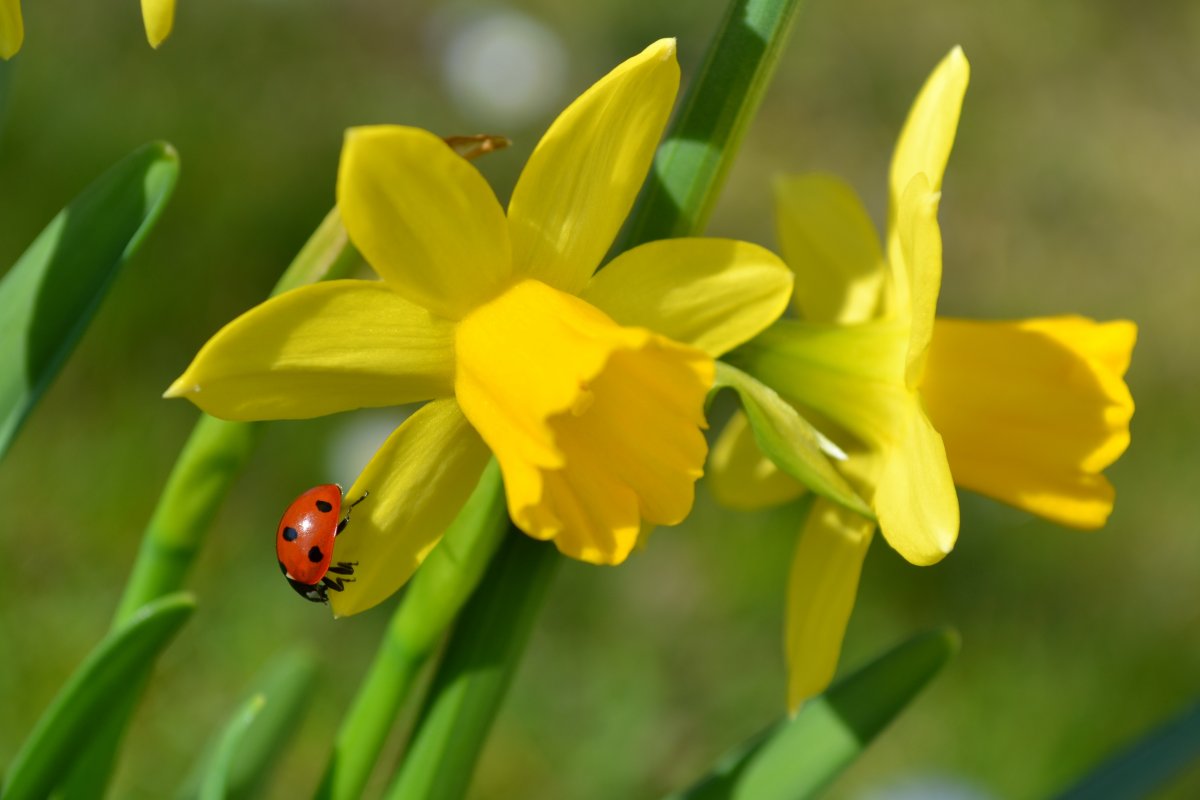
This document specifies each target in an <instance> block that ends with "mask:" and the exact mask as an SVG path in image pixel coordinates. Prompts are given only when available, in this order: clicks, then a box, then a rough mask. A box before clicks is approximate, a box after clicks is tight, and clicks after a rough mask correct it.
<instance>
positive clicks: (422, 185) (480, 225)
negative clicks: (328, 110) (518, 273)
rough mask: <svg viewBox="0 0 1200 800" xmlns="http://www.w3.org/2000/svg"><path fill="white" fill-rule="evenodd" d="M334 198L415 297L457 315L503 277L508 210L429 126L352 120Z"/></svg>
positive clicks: (374, 261) (362, 247) (366, 247)
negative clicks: (363, 123) (359, 125)
mask: <svg viewBox="0 0 1200 800" xmlns="http://www.w3.org/2000/svg"><path fill="white" fill-rule="evenodd" d="M337 197H338V208H339V209H340V210H341V214H342V221H343V222H345V224H346V231H347V232H348V233H349V234H350V240H351V241H352V242H354V245H355V246H356V247H357V248H358V249H359V251H360V252H361V253H362V254H363V256H364V257H365V258H366V259H367V263H369V264H370V265H371V267H372V268H374V270H375V271H376V272H377V273H379V276H380V277H381V278H383V279H384V281H385V282H387V284H388V285H389V286H391V287H392V288H393V289H395V290H396V291H397V292H399V293H400V294H401V295H403V296H404V297H406V298H407V299H409V300H411V301H412V302H414V303H417V304H418V305H422V306H424V307H425V308H428V309H429V310H430V311H433V312H434V313H436V314H440V315H441V316H444V317H448V318H451V319H458V318H460V317H461V316H462V315H463V314H465V313H466V312H467V311H469V310H470V309H472V308H474V307H475V306H476V305H478V304H479V303H480V302H482V301H483V300H485V299H487V298H489V297H491V296H493V295H494V294H496V293H497V292H498V291H499V290H500V289H501V288H502V287H503V286H504V285H506V284H507V282H508V278H509V276H510V274H511V268H512V263H511V256H510V248H509V240H508V227H507V223H506V222H505V219H504V211H503V209H502V208H501V207H500V204H499V203H498V202H497V201H496V196H495V195H494V194H493V193H492V189H491V187H490V186H488V184H487V181H486V180H484V178H483V176H482V175H480V174H479V171H478V170H477V169H475V167H473V166H471V164H470V163H469V162H468V161H467V160H466V159H464V158H462V157H461V156H459V155H458V154H457V153H455V152H454V150H452V149H451V148H450V147H449V146H447V145H446V143H445V142H444V141H442V140H441V139H439V138H438V137H437V136H434V135H433V134H432V133H430V132H428V131H424V130H421V129H419V128H407V127H402V126H399V125H379V126H375V127H367V128H351V129H350V130H349V131H347V132H346V142H345V145H344V146H343V148H342V160H341V166H340V167H339V169H338V183H337Z"/></svg>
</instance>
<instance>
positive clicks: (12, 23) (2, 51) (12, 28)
mask: <svg viewBox="0 0 1200 800" xmlns="http://www.w3.org/2000/svg"><path fill="white" fill-rule="evenodd" d="M23 41H25V22H24V21H23V20H22V18H21V0H0V58H3V59H5V60H7V59H10V58H12V57H13V56H15V55H16V54H17V51H18V50H20V49H21V42H23Z"/></svg>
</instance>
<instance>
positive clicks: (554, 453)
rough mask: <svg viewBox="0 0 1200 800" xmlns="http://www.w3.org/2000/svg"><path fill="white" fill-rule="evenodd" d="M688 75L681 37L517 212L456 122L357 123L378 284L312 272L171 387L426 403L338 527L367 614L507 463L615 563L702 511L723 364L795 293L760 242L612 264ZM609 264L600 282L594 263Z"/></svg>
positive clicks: (344, 606)
mask: <svg viewBox="0 0 1200 800" xmlns="http://www.w3.org/2000/svg"><path fill="white" fill-rule="evenodd" d="M678 85H679V67H678V64H677V62H676V59H675V43H674V40H662V41H659V42H657V43H655V44H653V45H651V46H650V47H648V48H647V49H646V50H645V51H643V52H642V53H641V54H639V55H637V56H635V57H634V58H631V59H629V60H628V61H626V62H625V63H623V64H621V65H620V66H618V67H617V68H616V69H615V70H613V71H612V72H611V73H609V74H608V75H607V76H606V77H604V78H603V79H601V80H600V81H599V82H598V83H597V84H595V85H594V86H592V87H591V88H590V89H589V90H588V91H586V92H585V93H584V94H583V95H582V96H580V97H579V98H578V99H577V100H576V101H575V102H574V103H572V104H571V105H570V106H569V107H568V108H567V109H566V110H565V111H564V112H563V113H562V114H561V115H560V116H559V117H558V119H557V120H556V121H555V122H554V123H553V124H552V125H551V126H550V129H549V130H548V131H547V133H546V134H545V136H544V137H543V138H542V140H541V142H540V143H539V144H538V145H537V147H536V148H535V150H534V152H533V154H532V156H531V157H530V159H529V162H528V163H527V164H526V165H525V168H524V170H523V172H522V173H521V176H520V178H519V180H518V181H517V184H516V187H515V189H514V191H513V194H512V199H511V201H510V202H509V205H508V211H507V214H506V213H505V210H504V209H503V208H501V206H500V204H499V203H498V202H497V201H496V198H495V196H494V195H493V194H492V191H491V189H490V188H489V187H488V185H487V183H486V182H485V180H484V178H483V177H482V176H481V175H480V174H479V172H478V171H476V169H475V168H474V167H473V166H472V165H471V164H469V163H468V162H467V161H466V160H464V159H463V158H461V157H459V156H458V155H456V154H455V153H454V152H453V151H452V150H451V149H450V148H449V147H447V146H446V144H445V143H444V142H443V141H442V140H441V139H439V138H437V137H436V136H434V135H433V134H431V133H428V132H426V131H423V130H419V129H415V128H406V127H396V126H381V127H369V128H358V129H353V130H351V131H350V132H349V133H348V134H347V137H346V142H345V146H344V148H343V150H342V158H341V165H340V168H339V174H338V183H337V202H338V208H339V209H340V212H341V215H342V219H343V221H344V222H345V225H346V229H347V231H348V232H349V235H350V238H351V240H352V241H353V242H354V244H355V245H356V246H357V247H358V249H359V250H360V251H361V252H362V254H363V256H364V257H365V258H366V260H367V261H368V263H369V264H370V265H371V266H372V267H373V268H374V269H375V271H376V272H377V273H378V274H379V276H380V277H381V278H382V280H381V281H369V280H340V281H331V282H328V283H323V284H318V285H313V286H307V287H303V288H300V289H296V290H294V291H291V292H288V293H286V294H283V295H281V296H279V297H277V298H274V299H272V300H269V301H268V302H266V303H263V304H262V305H260V306H258V307H256V308H254V309H251V310H250V311H249V312H247V313H245V314H244V315H242V316H241V317H239V318H238V319H236V320H234V321H233V322H231V323H230V324H229V325H227V326H226V327H225V328H224V329H222V330H221V331H220V332H218V333H217V334H216V335H215V336H214V337H213V338H212V339H211V340H210V341H209V342H208V343H207V344H205V346H204V347H203V349H202V350H201V351H200V353H199V354H198V355H197V357H196V359H195V361H194V362H193V363H192V364H191V366H189V367H188V369H187V370H186V371H185V372H184V374H183V375H182V376H181V377H180V378H179V379H178V380H177V381H176V382H175V383H174V384H173V385H172V386H171V388H170V389H169V390H168V392H167V395H168V396H171V397H187V398H188V399H190V400H192V401H193V402H194V403H195V404H196V405H198V406H199V407H200V408H202V409H203V410H205V411H207V412H208V413H210V414H214V415H216V416H219V417H223V418H226V419H235V420H251V419H285V418H305V417H314V416H317V415H321V414H328V413H332V412H337V411H345V410H348V409H354V408H362V407H368V406H388V405H397V404H401V403H411V402H414V401H420V400H430V401H431V402H429V403H427V404H426V405H424V406H423V407H421V409H420V410H418V411H417V412H416V413H415V414H413V415H412V416H411V417H410V418H409V419H408V420H407V421H405V422H404V424H402V425H401V426H400V427H399V428H398V429H397V430H396V432H395V433H394V434H392V436H391V437H390V438H389V439H388V440H387V441H386V442H385V443H384V444H383V446H382V447H381V448H380V450H379V452H378V453H377V454H376V455H375V457H374V458H373V459H372V460H371V462H370V463H369V464H368V465H367V467H366V469H365V470H364V471H363V473H362V474H361V475H360V476H359V478H358V480H357V481H356V482H355V484H354V486H353V487H352V488H351V489H350V490H349V492H348V494H349V495H350V496H354V497H358V496H360V495H361V494H362V493H363V492H364V491H367V490H369V491H370V497H369V499H368V500H367V501H365V502H364V503H363V504H362V505H361V506H360V508H359V509H358V510H357V511H356V512H355V514H354V520H353V522H352V523H351V525H350V527H349V528H348V529H347V532H346V533H345V534H343V535H342V536H341V537H340V538H339V540H338V550H337V558H338V560H344V561H356V562H358V566H357V568H356V573H355V578H356V580H355V581H354V582H352V583H349V584H347V586H346V589H345V590H344V591H341V592H335V593H333V594H332V595H331V598H330V599H331V602H332V604H333V607H334V612H335V613H336V614H339V615H345V614H352V613H356V612H358V611H362V610H363V609H365V608H368V607H370V606H372V605H374V604H376V603H378V602H380V601H381V600H383V599H384V598H386V597H387V596H388V595H390V594H391V593H392V592H394V591H396V589H397V588H399V587H400V586H401V585H402V584H403V583H404V582H405V580H407V578H408V577H409V575H410V574H411V573H412V572H413V570H415V569H416V568H417V566H418V565H419V564H420V562H421V560H422V559H423V558H424V557H425V555H426V554H427V553H428V552H429V550H430V549H431V548H432V547H433V546H434V545H435V544H437V542H438V539H439V538H440V536H441V534H442V531H443V530H444V529H445V528H446V526H447V525H448V524H449V522H450V521H451V520H452V519H453V517H454V516H455V514H456V513H457V511H458V510H459V508H460V506H461V505H462V503H463V502H464V501H465V500H466V498H467V496H468V494H469V493H470V492H471V490H472V488H473V487H474V485H475V483H476V481H477V479H478V477H479V474H480V472H481V470H482V469H483V467H484V465H485V463H486V462H487V460H488V458H489V455H490V454H495V457H496V458H497V460H498V461H499V464H500V467H501V470H502V472H503V475H504V482H505V490H506V493H507V500H508V506H509V513H510V515H511V516H512V519H513V521H514V522H515V523H516V524H517V525H518V526H519V527H520V528H521V529H523V530H524V531H526V532H527V533H529V534H530V535H531V536H534V537H536V538H539V539H552V540H553V541H554V543H555V544H556V545H557V547H558V548H559V550H561V551H562V552H563V553H565V554H567V555H569V556H572V557H574V558H578V559H582V560H584V561H588V562H592V563H598V564H615V563H618V562H620V561H622V560H623V559H624V558H625V557H626V556H627V555H628V554H629V552H630V550H631V548H632V547H633V546H634V544H635V543H636V541H637V538H638V534H639V530H641V528H642V526H643V524H644V523H648V524H651V525H653V524H664V525H670V524H674V523H677V522H679V521H680V520H682V519H683V518H684V517H685V516H686V515H687V513H688V511H689V510H690V508H691V505H692V500H693V488H694V487H693V485H694V482H695V481H696V479H697V478H698V477H699V476H700V474H701V471H702V467H703V463H704V459H705V456H706V450H707V448H706V445H705V440H704V436H703V434H702V432H701V429H702V428H703V427H704V417H703V407H704V400H705V395H706V393H707V391H708V390H709V388H710V386H711V385H712V382H713V369H714V367H713V358H714V357H715V356H717V355H720V354H721V353H723V352H725V351H727V350H729V349H731V348H733V347H735V346H737V345H738V344H741V343H743V342H745V341H747V340H749V339H750V338H752V337H753V336H754V335H756V334H758V333H759V332H761V331H762V330H763V329H764V328H765V327H766V326H767V325H768V324H770V322H771V321H772V320H774V319H776V318H777V317H778V316H779V315H780V314H781V313H782V312H783V310H784V308H785V307H786V305H787V302H788V297H789V296H790V294H791V289H792V274H791V272H790V271H789V270H788V269H787V267H786V266H784V264H783V263H782V261H780V260H779V259H778V258H777V257H776V256H774V255H773V254H771V253H770V252H768V251H766V250H764V249H762V248H760V247H756V246H754V245H750V244H745V243H742V242H735V241H729V240H718V239H673V240H667V241H661V242H652V243H649V244H646V245H643V246H640V247H636V248H634V249H632V250H629V251H627V252H625V253H623V254H621V255H619V256H617V257H616V258H615V259H613V260H612V261H611V262H610V263H609V264H608V265H607V266H606V267H605V269H603V270H602V271H600V272H596V269H597V267H598V266H599V265H600V262H601V260H602V259H603V257H604V255H605V253H606V252H607V251H608V249H609V247H610V245H611V244H612V241H613V238H614V237H615V235H616V233H617V230H618V228H619V227H620V226H621V224H622V222H623V221H624V219H625V216H626V215H627V214H628V212H629V209H630V207H631V206H632V204H633V201H634V198H635V195H636V194H637V191H638V188H639V186H640V185H641V183H642V181H643V180H644V178H645V176H646V174H647V171H648V170H649V167H650V164H651V160H652V158H653V155H654V150H655V147H656V144H657V142H658V139H659V137H660V136H661V135H662V131H663V128H664V126H665V124H666V120H667V117H668V115H669V113H670V111H671V106H672V104H673V103H674V99H675V94H676V91H677V89H678ZM593 273H594V274H593Z"/></svg>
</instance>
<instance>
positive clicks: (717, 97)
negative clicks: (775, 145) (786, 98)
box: [617, 0, 802, 252]
mask: <svg viewBox="0 0 1200 800" xmlns="http://www.w3.org/2000/svg"><path fill="white" fill-rule="evenodd" d="M801 5H802V3H801V2H800V0H734V2H731V3H730V4H729V10H728V11H727V12H726V14H725V19H724V20H722V21H721V27H720V28H718V29H717V33H716V37H715V38H714V39H713V42H712V45H711V46H710V47H709V49H708V53H707V54H706V55H705V58H704V64H703V66H701V68H700V73H699V74H698V75H697V76H696V77H695V78H694V79H693V80H692V83H691V85H690V86H689V87H688V92H687V95H686V96H685V97H684V99H683V105H682V107H681V110H680V112H679V115H678V116H677V117H676V118H675V122H674V124H673V125H672V126H671V129H670V130H669V131H668V132H667V136H666V139H664V140H663V143H662V145H660V146H659V148H658V153H657V154H656V155H655V158H654V168H653V169H652V170H651V171H650V176H649V178H647V180H646V185H645V186H644V187H642V193H641V196H640V197H639V198H638V203H637V206H636V207H635V208H634V211H633V216H632V217H631V222H630V225H629V226H628V229H627V230H626V232H625V236H624V237H623V238H622V240H621V243H620V244H621V247H620V248H618V250H617V252H620V251H621V250H628V249H629V248H631V247H634V246H636V245H639V244H643V243H645V242H652V241H655V240H657V239H669V238H671V237H674V236H697V235H699V234H701V233H703V232H704V229H705V227H707V225H708V218H709V216H710V215H711V214H712V210H713V206H714V205H716V202H717V197H718V196H719V195H720V193H721V187H722V186H724V185H725V177H726V175H727V174H728V172H729V167H730V166H731V165H732V164H733V159H734V156H736V155H737V151H738V148H739V147H740V146H741V143H742V137H743V136H744V135H745V133H746V129H747V127H749V125H750V121H751V120H752V119H754V115H755V113H756V112H757V111H758V106H759V104H760V103H761V102H762V98H763V95H764V94H765V93H766V91H767V86H768V85H770V83H771V78H772V77H773V76H774V75H775V67H776V66H777V65H778V63H779V56H780V54H782V52H783V47H784V44H785V43H786V42H787V37H788V32H789V31H790V30H791V27H792V22H793V21H794V20H795V18H796V14H797V12H798V11H799V9H800V6H801Z"/></svg>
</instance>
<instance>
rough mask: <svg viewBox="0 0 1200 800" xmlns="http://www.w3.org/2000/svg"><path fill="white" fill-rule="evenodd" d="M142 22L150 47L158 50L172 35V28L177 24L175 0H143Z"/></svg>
mask: <svg viewBox="0 0 1200 800" xmlns="http://www.w3.org/2000/svg"><path fill="white" fill-rule="evenodd" d="M142 22H143V23H145V26H146V39H147V40H148V41H149V42H150V46H151V47H154V48H157V47H158V46H159V45H160V44H162V43H163V42H164V41H166V38H167V37H168V36H170V35H171V27H172V26H173V25H174V24H175V0H142Z"/></svg>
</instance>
